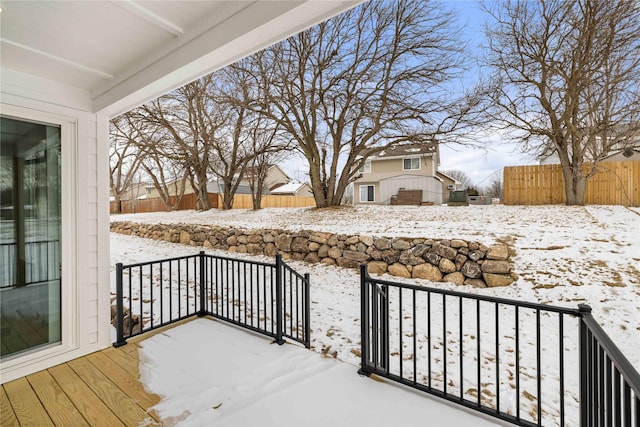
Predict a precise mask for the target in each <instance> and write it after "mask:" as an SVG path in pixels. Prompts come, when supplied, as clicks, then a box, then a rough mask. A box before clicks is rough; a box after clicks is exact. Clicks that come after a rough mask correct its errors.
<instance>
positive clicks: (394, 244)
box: [111, 222, 517, 287]
mask: <svg viewBox="0 0 640 427" xmlns="http://www.w3.org/2000/svg"><path fill="white" fill-rule="evenodd" d="M111 231H113V232H116V233H122V234H130V235H134V236H139V237H144V238H149V239H155V240H165V241H168V242H173V243H182V244H185V245H191V246H203V247H204V248H214V249H223V250H227V251H231V252H238V253H247V254H252V255H266V256H275V255H276V254H277V253H279V254H281V255H282V258H284V259H293V260H296V261H306V262H310V263H323V264H329V265H338V266H340V267H347V268H359V266H360V264H362V263H366V264H367V266H368V269H369V273H370V274H383V273H389V274H391V275H394V276H401V277H413V278H420V279H427V280H431V281H434V282H451V283H454V284H457V285H462V284H465V285H472V286H477V287H486V286H507V285H509V284H511V283H513V282H514V281H515V279H516V278H517V276H516V275H515V274H514V273H513V272H512V268H511V267H512V265H511V261H510V255H511V254H510V249H509V248H508V247H507V246H506V245H504V244H495V245H493V246H491V247H488V246H485V245H483V244H481V243H478V242H469V241H466V240H461V239H452V240H442V239H424V238H406V237H395V238H390V237H373V236H366V235H346V234H332V233H322V232H318V231H288V230H264V229H261V230H245V229H237V228H226V227H218V226H205V225H190V224H169V225H167V224H153V225H152V224H137V223H131V222H112V223H111Z"/></svg>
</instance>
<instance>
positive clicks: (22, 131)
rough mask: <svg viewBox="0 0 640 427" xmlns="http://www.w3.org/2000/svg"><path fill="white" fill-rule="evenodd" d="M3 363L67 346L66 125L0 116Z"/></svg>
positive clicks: (0, 242) (0, 252) (0, 269)
mask: <svg viewBox="0 0 640 427" xmlns="http://www.w3.org/2000/svg"><path fill="white" fill-rule="evenodd" d="M0 120H1V122H0V133H1V140H0V142H1V146H0V315H1V319H0V326H1V329H2V331H1V337H0V338H1V340H0V341H1V345H2V346H1V357H2V358H3V359H5V358H9V357H13V356H15V355H17V354H23V353H24V352H27V351H32V350H34V349H40V348H42V347H44V346H48V345H52V344H56V343H59V342H61V336H62V333H61V325H62V322H61V280H60V277H61V255H60V254H61V244H60V241H61V237H62V236H61V225H62V223H61V195H62V192H61V131H60V126H57V125H50V124H45V123H37V122H30V121H25V120H23V119H17V118H13V117H6V116H2V117H0Z"/></svg>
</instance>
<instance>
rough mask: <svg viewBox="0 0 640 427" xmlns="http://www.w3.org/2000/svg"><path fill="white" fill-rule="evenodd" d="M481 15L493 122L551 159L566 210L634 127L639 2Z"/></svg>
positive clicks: (511, 8) (594, 0)
mask: <svg viewBox="0 0 640 427" xmlns="http://www.w3.org/2000/svg"><path fill="white" fill-rule="evenodd" d="M486 11H487V12H488V13H489V15H490V17H491V21H492V22H489V23H488V25H487V34H488V38H489V54H488V61H489V64H490V65H491V66H492V67H493V70H494V76H493V78H494V80H493V82H494V84H493V87H492V90H491V92H490V97H491V101H492V104H493V105H494V106H495V109H494V110H493V111H492V112H493V115H492V119H494V120H496V121H497V123H499V124H500V126H501V127H502V128H505V129H512V130H514V131H515V135H516V138H517V140H518V141H519V142H520V143H521V146H522V148H523V150H525V151H528V152H533V153H537V154H542V153H555V154H557V155H558V157H559V159H560V163H561V165H562V170H563V176H564V184H565V193H566V200H567V204H568V205H582V204H584V193H585V188H586V183H587V180H588V179H589V178H590V177H591V176H593V175H594V174H595V173H596V171H597V168H598V165H599V163H600V161H601V160H602V159H603V158H604V157H606V156H607V155H608V154H609V153H610V151H611V149H612V148H613V147H619V146H623V145H624V144H625V143H626V142H627V141H629V140H630V139H631V138H630V137H631V136H632V135H634V134H637V132H638V129H639V126H640V89H639V88H640V55H639V54H638V52H640V31H638V28H640V3H638V2H637V1H635V0H619V1H611V0H577V1H562V0H550V1H525V0H522V1H510V2H498V3H492V6H487V7H486Z"/></svg>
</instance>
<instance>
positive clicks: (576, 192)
mask: <svg viewBox="0 0 640 427" xmlns="http://www.w3.org/2000/svg"><path fill="white" fill-rule="evenodd" d="M562 175H563V177H564V191H565V195H566V198H567V201H566V204H567V206H584V194H585V190H586V188H587V178H586V177H585V176H584V175H582V172H581V170H580V168H579V167H578V168H575V167H572V166H563V167H562Z"/></svg>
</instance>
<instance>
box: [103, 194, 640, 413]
mask: <svg viewBox="0 0 640 427" xmlns="http://www.w3.org/2000/svg"><path fill="white" fill-rule="evenodd" d="M112 220H118V221H124V220H131V221H137V222H142V223H166V224H169V223H199V224H209V225H228V226H233V227H241V228H280V229H290V230H303V229H306V230H318V231H325V232H334V233H344V234H370V235H377V236H388V237H393V236H405V237H423V238H447V239H451V238H462V239H468V240H475V241H479V242H481V243H484V244H486V245H491V244H492V243H495V242H497V241H500V242H507V243H509V244H510V245H512V247H514V248H515V250H516V255H515V257H514V259H513V261H514V270H515V272H516V273H517V274H518V275H519V279H518V280H517V282H515V283H514V284H512V285H511V286H508V287H505V288H493V289H476V288H472V287H467V286H462V287H456V286H455V285H451V284H431V283H424V281H422V282H421V283H422V284H428V285H430V286H437V287H443V288H447V289H456V290H462V291H465V292H473V293H479V294H483V295H493V296H499V297H505V298H512V299H518V300H525V301H531V302H540V303H544V304H553V305H560V306H566V307H572V308H575V307H576V306H577V304H579V303H588V304H589V305H591V306H592V308H593V315H594V317H595V318H596V320H597V321H598V322H599V323H600V324H601V325H602V326H603V328H604V329H605V331H606V332H607V333H608V334H609V335H610V336H611V337H612V339H613V340H614V342H615V343H616V344H617V345H618V346H619V347H620V348H621V350H622V351H623V353H624V354H625V355H626V356H627V358H629V359H630V361H631V363H632V364H634V366H636V368H638V369H640V351H638V348H640V270H639V267H638V265H640V263H639V261H640V243H639V239H638V237H639V236H638V230H640V212H639V210H637V209H636V210H632V209H626V208H624V207H618V206H589V207H566V206H542V207H528V206H469V207H455V208H454V207H440V206H432V207H405V206H393V207H391V206H378V207H359V208H339V209H321V210H320V209H309V208H302V209H264V210H261V211H250V210H233V211H226V212H225V211H209V212H193V211H186V212H185V211H180V212H171V213H154V214H138V215H117V216H113V217H112ZM111 241H112V252H111V259H112V264H114V263H115V262H123V263H125V264H126V263H133V262H139V261H148V260H157V259H162V258H167V257H173V256H180V255H191V254H195V253H196V252H197V250H198V248H193V247H189V246H182V245H177V244H170V243H166V242H158V241H147V240H145V239H139V238H135V237H131V236H123V235H117V234H112V238H111ZM207 252H208V253H211V254H214V255H223V256H224V255H227V256H228V255H229V254H228V253H226V252H224V251H207ZM233 256H234V257H241V258H250V259H259V260H262V261H265V260H267V259H266V258H264V257H250V256H247V255H239V254H233ZM268 261H269V262H272V260H268ZM289 264H290V265H292V266H293V267H294V268H295V269H296V270H297V271H299V272H301V273H309V274H310V275H311V305H312V309H311V310H312V311H311V328H312V332H311V337H312V343H311V345H312V349H313V350H315V351H316V352H319V353H321V354H323V355H326V356H329V357H334V358H337V359H339V360H342V361H344V362H347V363H349V364H351V365H354V366H353V367H351V369H353V370H355V369H357V368H356V367H355V366H357V365H358V364H359V362H360V359H359V349H360V319H359V316H360V307H359V304H360V284H359V276H358V272H357V271H355V270H347V269H341V268H339V267H334V266H326V265H309V264H305V263H297V262H289ZM112 277H114V276H112ZM384 278H386V279H389V280H394V281H399V279H398V278H395V277H391V276H384ZM409 282H411V281H410V280H409ZM112 283H115V281H114V280H112ZM396 316H397V313H396ZM484 316H485V315H484V314H483V317H484ZM394 333H395V334H396V335H397V332H394ZM394 339H396V336H395V335H394V337H392V342H393V340H394ZM533 341H535V340H533ZM483 342H485V343H487V341H486V340H483ZM523 342H524V337H523ZM567 342H570V340H567ZM419 344H420V345H423V344H424V343H423V342H421V343H419ZM568 345H569V344H568ZM546 347H551V348H552V349H553V348H555V347H557V345H555V344H552V343H551V342H550V341H549V343H548V344H547V346H546ZM452 350H455V348H450V349H449V351H452ZM569 350H572V351H574V350H575V348H572V349H569ZM465 351H466V353H469V352H470V353H471V354H473V353H474V351H475V350H474V348H473V345H471V346H469V345H468V344H465ZM506 351H508V349H507V350H506ZM483 353H484V350H483ZM546 353H547V349H546V348H545V354H546ZM555 354H556V355H557V350H556V351H555ZM490 358H491V355H490V354H483V359H484V361H483V363H487V362H486V360H487V359H490ZM505 360H506V359H505V358H501V364H502V363H506V362H505ZM470 368H471V369H469V368H468V367H467V366H465V368H464V369H465V372H467V373H471V372H473V371H472V369H473V368H474V367H473V366H471V367H470ZM546 373H547V375H544V376H543V380H550V379H551V378H556V377H557V374H555V373H554V372H553V371H547V372H546ZM524 374H525V376H524V377H523V379H522V380H521V381H523V383H522V384H521V385H522V386H523V387H525V388H526V387H528V385H527V381H528V380H527V376H526V372H525V373H524ZM450 379H451V377H450ZM453 381H454V384H455V382H456V378H455V377H454V378H453ZM505 381H508V380H507V379H502V378H501V383H500V387H506V389H507V390H509V385H510V384H504V382H505ZM575 381H577V379H575V378H574V379H573V380H570V381H569V382H575ZM458 386H459V385H458ZM488 387H494V388H493V391H494V392H495V387H496V386H495V384H493V385H492V386H491V385H489V386H488ZM466 389H467V387H466V384H465V391H466V393H465V395H466V396H467V397H469V394H470V392H473V391H474V390H466ZM471 397H472V396H471ZM569 397H571V396H569ZM504 400H506V399H504ZM504 400H503V402H504ZM527 403H528V402H525V404H527ZM553 403H554V404H555V403H557V402H553ZM531 405H532V403H531V404H530V406H531ZM552 406H553V405H552ZM525 407H526V406H525ZM574 409H575V408H574ZM547 416H550V417H553V416H554V415H553V413H550V414H547Z"/></svg>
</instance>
